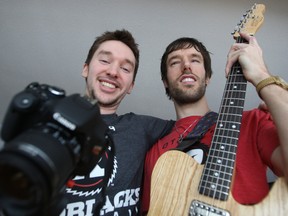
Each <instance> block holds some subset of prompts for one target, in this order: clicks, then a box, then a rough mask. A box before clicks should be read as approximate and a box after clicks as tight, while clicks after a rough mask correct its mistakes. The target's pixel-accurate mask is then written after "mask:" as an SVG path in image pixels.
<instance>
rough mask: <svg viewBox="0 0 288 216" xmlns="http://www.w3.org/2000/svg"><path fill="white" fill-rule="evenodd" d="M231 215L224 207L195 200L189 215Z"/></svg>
mask: <svg viewBox="0 0 288 216" xmlns="http://www.w3.org/2000/svg"><path fill="white" fill-rule="evenodd" d="M194 215H197V216H204V215H209V216H230V213H229V212H228V211H226V210H224V209H220V208H217V207H215V206H212V205H209V204H206V203H203V202H200V201H198V200H193V201H192V202H191V205H190V210H189V216H194Z"/></svg>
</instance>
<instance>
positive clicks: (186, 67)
mask: <svg viewBox="0 0 288 216" xmlns="http://www.w3.org/2000/svg"><path fill="white" fill-rule="evenodd" d="M183 71H190V72H191V64H190V61H188V60H185V61H184V64H183Z"/></svg>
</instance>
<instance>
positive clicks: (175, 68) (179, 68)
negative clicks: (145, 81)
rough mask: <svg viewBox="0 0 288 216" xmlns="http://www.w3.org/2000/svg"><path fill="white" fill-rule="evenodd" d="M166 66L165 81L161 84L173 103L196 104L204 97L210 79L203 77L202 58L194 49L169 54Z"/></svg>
mask: <svg viewBox="0 0 288 216" xmlns="http://www.w3.org/2000/svg"><path fill="white" fill-rule="evenodd" d="M166 66H167V80H164V81H163V82H164V85H165V87H166V88H168V90H169V93H170V96H171V98H172V99H173V100H174V101H175V102H177V103H179V104H185V103H191V102H196V101H198V100H200V99H201V98H202V97H203V96H204V95H205V91H206V85H207V84H208V83H209V80H210V79H209V78H206V77H205V67H204V60H203V56H202V54H201V53H200V52H199V51H197V50H196V49H195V48H194V47H191V48H185V49H179V50H176V51H173V52H171V53H170V54H169V55H168V58H167V61H166Z"/></svg>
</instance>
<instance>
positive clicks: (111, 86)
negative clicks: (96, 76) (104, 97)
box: [100, 81, 116, 89]
mask: <svg viewBox="0 0 288 216" xmlns="http://www.w3.org/2000/svg"><path fill="white" fill-rule="evenodd" d="M100 83H101V85H102V86H105V87H108V88H113V89H115V88H116V86H115V85H113V84H111V83H108V82H105V81H101V82H100Z"/></svg>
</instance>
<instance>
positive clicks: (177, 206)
mask: <svg viewBox="0 0 288 216" xmlns="http://www.w3.org/2000/svg"><path fill="white" fill-rule="evenodd" d="M264 11H265V6H264V5H262V4H255V5H253V7H252V8H251V9H250V10H249V11H248V12H247V14H246V15H245V16H244V19H243V20H242V21H241V23H240V24H239V25H238V29H236V30H235V32H234V33H233V36H234V39H235V40H237V42H240V43H241V42H244V41H243V39H242V38H241V37H240V35H239V32H240V30H241V32H246V33H249V34H252V35H253V34H255V32H256V31H257V30H258V29H259V28H260V26H261V25H262V23H263V21H264V17H263V13H264ZM246 87H247V80H246V79H245V77H244V75H243V73H242V69H241V66H240V64H239V63H238V62H236V63H235V64H234V65H233V67H232V69H231V72H230V74H229V76H228V79H227V82H226V85H225V89H224V95H223V98H222V102H221V106H220V110H219V116H218V119H217V123H216V128H215V132H214V135H213V138H212V143H211V147H210V150H209V154H208V158H207V161H206V163H205V165H200V164H198V163H197V162H196V161H195V160H194V159H193V158H192V157H191V156H189V155H188V154H186V153H183V152H180V151H176V150H171V151H168V152H166V153H164V154H163V155H162V156H161V157H160V158H159V159H158V161H157V163H156V165H155V167H154V169H153V173H152V180H151V197H150V208H149V212H148V215H149V216H160V215H165V216H167V215H173V216H174V215H175V216H178V215H207V216H220V215H221V216H228V215H231V216H235V215H239V216H243V215H247V216H250V215H261V216H262V215H266V216H271V215H277V216H278V215H284V214H285V215H287V212H288V186H287V184H286V182H285V180H284V178H279V179H277V181H276V182H275V183H274V185H273V187H272V189H271V190H270V192H269V195H268V196H267V197H265V198H264V199H263V200H262V201H261V202H260V203H258V204H256V205H249V206H246V205H241V204H239V203H237V202H236V201H235V200H234V198H233V197H232V195H231V190H230V187H231V185H232V184H231V183H232V180H233V179H232V178H233V171H234V165H235V159H236V150H237V142H238V136H239V133H240V124H241V119H242V113H243V109H244V101H245V94H246ZM227 149H229V151H227Z"/></svg>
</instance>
